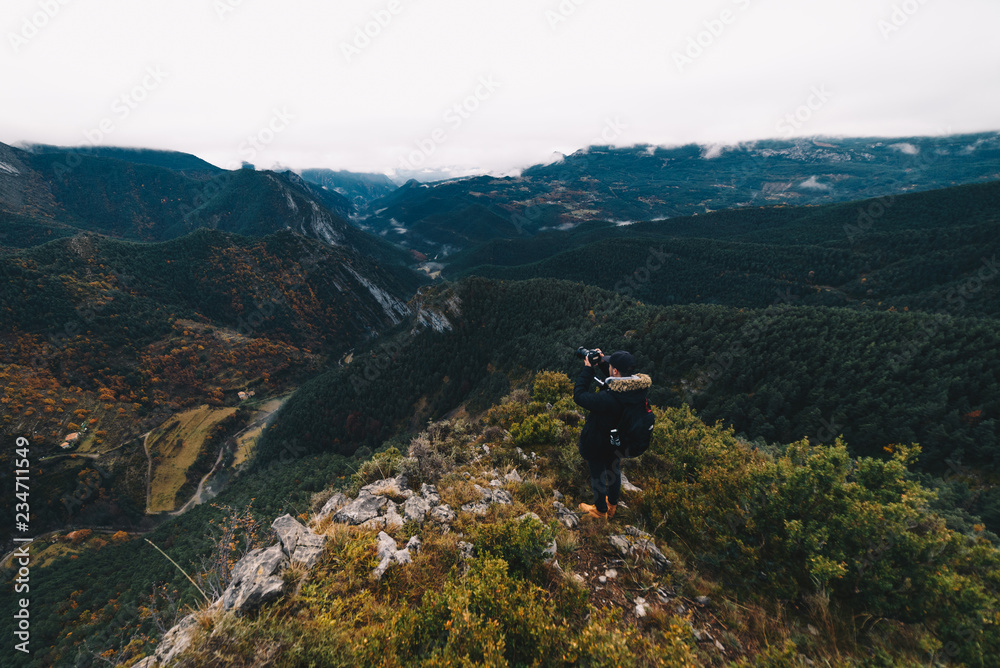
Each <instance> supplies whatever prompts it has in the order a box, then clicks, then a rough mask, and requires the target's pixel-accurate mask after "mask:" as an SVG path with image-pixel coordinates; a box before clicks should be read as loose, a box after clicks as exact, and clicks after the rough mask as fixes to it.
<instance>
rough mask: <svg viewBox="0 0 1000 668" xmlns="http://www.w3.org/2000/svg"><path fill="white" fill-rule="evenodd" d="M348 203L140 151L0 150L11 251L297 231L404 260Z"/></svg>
mask: <svg viewBox="0 0 1000 668" xmlns="http://www.w3.org/2000/svg"><path fill="white" fill-rule="evenodd" d="M351 211H352V205H351V203H350V202H349V201H348V200H347V199H346V198H344V197H343V196H341V195H339V194H338V193H336V192H332V191H329V190H323V189H320V188H318V187H315V186H313V185H310V184H309V183H307V182H306V181H304V180H303V179H302V178H301V177H299V176H298V175H296V174H294V173H292V172H285V173H276V172H268V171H261V172H258V171H254V170H252V169H241V170H236V171H226V170H220V169H217V168H215V167H213V166H211V165H209V164H208V163H206V162H204V161H202V160H200V159H198V158H195V157H194V156H189V155H186V154H183V153H168V152H160V151H143V150H133V149H60V148H55V147H40V148H38V150H36V151H34V152H29V151H24V150H21V149H17V148H13V147H10V146H6V145H2V144H0V223H2V225H3V227H4V231H5V233H6V235H7V236H6V237H5V239H4V240H2V243H3V244H4V245H8V246H15V247H26V246H32V245H35V244H38V243H43V242H45V241H49V240H52V239H57V238H60V237H66V236H73V235H75V234H78V233H80V232H83V231H86V232H99V233H101V234H105V235H108V236H111V237H116V238H120V239H129V240H135V241H166V240H169V239H174V238H177V237H180V236H183V235H185V234H188V233H190V232H191V231H193V230H196V229H201V228H210V229H218V230H221V231H225V232H234V233H237V234H243V235H250V236H262V235H267V234H272V233H274V232H277V231H279V230H286V229H289V230H293V231H295V232H297V233H299V234H302V235H304V236H307V237H311V238H315V239H319V240H322V241H324V242H326V243H328V244H331V245H341V246H350V247H354V248H355V249H363V250H364V252H366V253H368V254H374V255H380V256H383V257H386V258H392V260H393V261H398V260H403V259H406V256H405V255H404V254H403V253H401V252H399V251H398V250H396V249H393V248H392V247H391V246H389V245H388V244H385V243H382V242H378V241H377V240H375V239H373V238H371V237H370V236H369V235H366V234H363V233H360V232H358V230H357V229H356V228H355V227H354V226H352V225H350V224H349V223H348V222H347V221H346V220H345V217H346V216H349V215H350V213H351Z"/></svg>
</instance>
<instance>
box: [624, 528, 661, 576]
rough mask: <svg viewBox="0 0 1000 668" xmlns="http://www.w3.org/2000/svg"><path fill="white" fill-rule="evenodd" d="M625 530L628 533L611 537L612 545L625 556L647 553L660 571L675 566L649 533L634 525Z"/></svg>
mask: <svg viewBox="0 0 1000 668" xmlns="http://www.w3.org/2000/svg"><path fill="white" fill-rule="evenodd" d="M625 532H626V534H628V535H624V536H611V538H610V539H609V540H610V541H611V545H612V546H613V547H614V548H615V549H616V550H618V552H619V553H620V554H621V555H622V556H623V557H634V556H637V555H645V556H647V557H649V558H650V559H651V560H652V562H653V565H654V566H655V567H656V569H657V570H658V571H660V572H663V571H665V570H667V569H668V568H670V567H671V566H673V564H672V563H671V562H670V560H669V559H667V557H666V555H664V554H663V553H662V552H660V550H659V548H657V547H656V542H655V541H654V540H653V537H652V536H650V535H649V534H648V533H646V532H644V531H640V530H639V529H636V528H635V527H632V526H629V527H625Z"/></svg>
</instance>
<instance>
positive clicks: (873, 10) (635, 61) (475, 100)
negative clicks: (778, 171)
mask: <svg viewBox="0 0 1000 668" xmlns="http://www.w3.org/2000/svg"><path fill="white" fill-rule="evenodd" d="M998 26H1000V2H997V1H996V0H905V1H902V0H837V1H836V2H832V1H823V2H820V1H819V0H709V1H700V2H693V1H688V2H679V1H677V0H614V1H613V2H612V1H611V0H562V2H560V1H559V0H538V1H532V0H502V1H500V0H491V1H489V2H487V1H486V0H372V1H368V0H364V1H362V0H357V1H353V0H280V1H279V0H3V3H2V8H0V29H2V32H3V41H2V44H0V82H2V85H0V91H2V92H0V95H2V104H0V141H2V142H5V143H16V142H22V141H26V142H39V143H54V144H61V145H87V144H100V145H112V146H145V147H152V148H163V149H175V150H180V151H186V152H190V153H194V154H196V155H198V156H200V157H202V158H205V159H206V160H209V161H210V162H213V163H215V164H217V165H220V166H223V167H231V166H235V165H237V164H238V163H239V161H241V160H249V161H251V162H253V163H255V164H256V165H257V166H258V167H272V166H275V165H283V166H289V167H293V168H305V167H331V168H344V169H353V170H358V171H377V172H392V171H393V170H401V169H424V168H433V169H445V170H450V171H452V172H455V173H461V172H463V171H468V170H492V171H494V172H503V171H504V170H509V169H512V168H517V167H520V166H525V165H528V164H532V163H536V162H544V161H547V160H548V159H549V157H550V156H551V155H552V154H553V152H554V151H560V152H567V153H568V152H572V151H574V150H576V149H578V148H580V147H583V146H586V145H589V144H595V143H600V144H607V143H611V144H617V145H633V144H645V143H648V144H661V145H677V144H683V143H688V142H697V143H702V144H715V143H733V142H737V141H743V140H751V139H757V138H765V137H787V136H807V135H854V136H858V135H863V136H872V135H887V136H904V135H937V134H943V133H958V132H975V131H984V130H1000V48H997V46H996V44H997V41H996V31H997V28H998ZM366 33H367V34H366ZM250 138H253V141H250Z"/></svg>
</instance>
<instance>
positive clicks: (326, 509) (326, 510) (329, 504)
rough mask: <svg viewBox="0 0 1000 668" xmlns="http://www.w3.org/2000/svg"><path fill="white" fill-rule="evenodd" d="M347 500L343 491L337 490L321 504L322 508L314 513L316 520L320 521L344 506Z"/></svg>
mask: <svg viewBox="0 0 1000 668" xmlns="http://www.w3.org/2000/svg"><path fill="white" fill-rule="evenodd" d="M348 500H349V499H348V498H347V497H346V496H344V495H343V493H341V492H337V493H336V494H334V495H333V496H331V497H330V498H329V499H327V501H326V503H324V504H323V508H322V509H321V510H320V511H319V513H318V514H317V515H316V521H317V522H319V521H322V520H324V519H326V518H327V517H329V516H330V515H333V514H334V513H335V512H337V511H338V510H340V509H341V508H343V507H344V506H346V505H347V502H348Z"/></svg>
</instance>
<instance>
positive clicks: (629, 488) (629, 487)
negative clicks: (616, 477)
mask: <svg viewBox="0 0 1000 668" xmlns="http://www.w3.org/2000/svg"><path fill="white" fill-rule="evenodd" d="M622 491H623V492H631V493H636V494H637V493H639V492H641V491H642V490H641V489H639V488H638V487H636V486H635V485H633V484H632V483H630V482H629V481H628V478H626V477H625V472H624V471H622Z"/></svg>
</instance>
